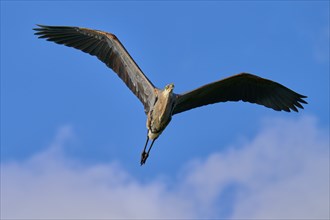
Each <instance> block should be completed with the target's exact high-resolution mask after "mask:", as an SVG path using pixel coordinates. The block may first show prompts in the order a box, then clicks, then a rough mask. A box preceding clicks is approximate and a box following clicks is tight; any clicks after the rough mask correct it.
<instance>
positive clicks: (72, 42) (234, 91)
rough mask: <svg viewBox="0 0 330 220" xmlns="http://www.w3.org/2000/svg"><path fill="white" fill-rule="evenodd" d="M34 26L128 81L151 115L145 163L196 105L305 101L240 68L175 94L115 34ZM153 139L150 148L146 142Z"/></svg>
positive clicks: (282, 105) (275, 105)
mask: <svg viewBox="0 0 330 220" xmlns="http://www.w3.org/2000/svg"><path fill="white" fill-rule="evenodd" d="M38 26H39V28H35V29H34V30H36V31H37V32H36V33H35V34H36V35H39V38H46V39H47V40H48V41H54V42H55V43H58V44H64V45H66V46H69V47H74V48H76V49H79V50H81V51H83V52H86V53H89V54H90V55H93V56H96V57H97V58H98V59H100V60H101V61H102V62H103V63H105V64H106V65H107V66H108V67H110V68H111V69H112V70H113V71H114V72H115V73H117V74H118V76H119V77H120V78H121V79H122V80H123V81H124V83H125V84H126V85H127V86H128V88H129V89H130V90H131V91H132V92H133V93H134V94H135V95H136V96H137V98H138V99H139V100H140V101H141V103H142V104H143V106H144V111H145V113H146V115H147V123H146V125H147V130H148V133H147V141H146V143H145V146H144V149H143V152H142V155H141V165H142V164H144V163H145V162H146V159H147V158H148V155H149V152H150V150H151V148H152V146H153V143H154V141H155V140H156V139H157V138H158V137H159V135H160V134H161V133H162V132H163V131H164V129H165V128H166V126H167V125H168V124H169V123H170V121H171V119H172V116H173V115H175V114H178V113H181V112H184V111H188V110H190V109H193V108H197V107H201V106H205V105H209V104H214V103H218V102H227V101H244V102H250V103H256V104H259V105H263V106H265V107H268V108H272V109H274V110H276V111H282V110H283V111H286V112H290V111H291V110H293V111H296V112H297V111H298V109H297V107H298V108H302V109H303V106H302V105H301V103H305V104H307V102H306V101H305V100H303V98H306V96H303V95H300V94H298V93H296V92H294V91H292V90H291V89H289V88H287V87H285V86H283V85H281V84H279V83H277V82H274V81H271V80H268V79H264V78H261V77H258V76H255V75H252V74H249V73H240V74H237V75H234V76H231V77H228V78H225V79H222V80H219V81H215V82H212V83H210V84H207V85H204V86H202V87H200V88H197V89H194V90H192V91H189V92H186V93H183V94H176V93H174V92H173V88H174V84H168V85H167V86H166V87H165V88H164V89H159V88H157V87H155V86H154V85H153V84H152V82H151V81H150V80H149V79H148V78H147V77H146V76H145V75H144V74H143V72H142V71H141V69H140V68H139V66H138V65H137V64H136V63H135V61H134V60H133V59H132V57H131V56H130V55H129V53H128V52H127V50H126V49H125V48H124V46H123V45H122V44H121V42H120V41H119V40H118V39H117V37H116V36H115V35H113V34H111V33H107V32H104V31H99V30H92V29H88V28H81V27H69V26H45V25H38ZM149 139H150V140H152V143H151V145H150V147H149V149H148V151H146V147H147V145H148V141H149Z"/></svg>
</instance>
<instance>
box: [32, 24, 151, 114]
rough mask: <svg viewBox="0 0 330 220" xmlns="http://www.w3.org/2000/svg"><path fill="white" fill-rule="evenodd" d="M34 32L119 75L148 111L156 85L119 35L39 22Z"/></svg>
mask: <svg viewBox="0 0 330 220" xmlns="http://www.w3.org/2000/svg"><path fill="white" fill-rule="evenodd" d="M38 26H39V27H38V28H34V30H35V31H36V33H35V35H38V36H39V38H45V39H46V40H47V41H53V42H55V43H57V44H63V45H66V46H68V47H73V48H76V49H78V50H81V51H83V52H85V53H88V54H90V55H92V56H96V57H97V58H98V59H99V60H101V61H102V62H103V63H105V64H106V65H107V66H108V67H109V68H111V69H112V70H113V71H114V72H116V73H117V74H118V76H119V77H120V78H121V79H122V80H123V81H124V83H125V84H126V85H127V86H128V88H129V89H130V90H131V91H132V92H133V93H134V94H135V95H136V96H137V97H138V98H139V100H140V101H141V102H142V104H143V105H144V109H145V112H146V113H148V112H149V109H150V107H151V106H152V105H153V103H154V99H155V94H154V89H155V86H154V85H153V84H152V83H151V81H150V80H149V79H148V78H147V77H146V76H145V75H144V74H143V72H142V70H141V69H140V68H139V66H138V65H137V64H136V63H135V61H134V60H133V59H132V57H131V56H130V55H129V53H128V52H127V50H126V49H125V47H124V46H123V45H122V44H121V42H120V41H119V40H118V38H117V37H116V36H115V35H113V34H111V33H107V32H103V31H98V30H92V29H88V28H81V27H69V26H46V25H38Z"/></svg>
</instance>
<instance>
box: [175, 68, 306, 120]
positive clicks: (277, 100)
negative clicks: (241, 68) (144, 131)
mask: <svg viewBox="0 0 330 220" xmlns="http://www.w3.org/2000/svg"><path fill="white" fill-rule="evenodd" d="M303 98H306V96H303V95H300V94H298V93H296V92H294V91H292V90H290V89H288V88H286V87H285V86H283V85H281V84H279V83H276V82H273V81H271V80H268V79H263V78H261V77H258V76H255V75H252V74H248V73H241V74H237V75H234V76H231V77H228V78H226V79H223V80H220V81H216V82H213V83H210V84H207V85H204V86H202V87H200V88H198V89H195V90H193V91H190V92H187V93H184V94H181V95H177V100H176V106H175V107H174V110H173V114H177V113H180V112H184V111H187V110H189V109H192V108H197V107H200V106H203V105H208V104H213V103H217V102H227V101H240V100H242V101H244V102H251V103H256V104H259V105H264V106H266V107H268V108H272V109H274V110H276V111H281V110H283V111H286V112H290V110H293V111H296V112H297V111H298V109H297V107H298V108H302V109H303V106H302V105H301V103H305V104H307V102H306V101H305V100H303Z"/></svg>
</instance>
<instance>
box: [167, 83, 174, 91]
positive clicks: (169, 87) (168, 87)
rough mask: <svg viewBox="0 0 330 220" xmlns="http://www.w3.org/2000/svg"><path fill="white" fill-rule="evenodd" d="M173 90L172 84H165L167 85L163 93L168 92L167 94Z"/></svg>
mask: <svg viewBox="0 0 330 220" xmlns="http://www.w3.org/2000/svg"><path fill="white" fill-rule="evenodd" d="M173 89H174V84H173V83H170V84H167V85H166V86H165V91H167V92H169V93H170V92H172V91H173Z"/></svg>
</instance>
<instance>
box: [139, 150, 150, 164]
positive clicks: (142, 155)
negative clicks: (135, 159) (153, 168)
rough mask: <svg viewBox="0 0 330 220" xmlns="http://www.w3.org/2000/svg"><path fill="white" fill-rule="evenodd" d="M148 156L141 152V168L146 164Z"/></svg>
mask: <svg viewBox="0 0 330 220" xmlns="http://www.w3.org/2000/svg"><path fill="white" fill-rule="evenodd" d="M148 156H149V154H148V153H147V152H145V151H143V152H142V154H141V163H140V164H141V166H142V165H143V164H145V163H146V160H147V158H148Z"/></svg>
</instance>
